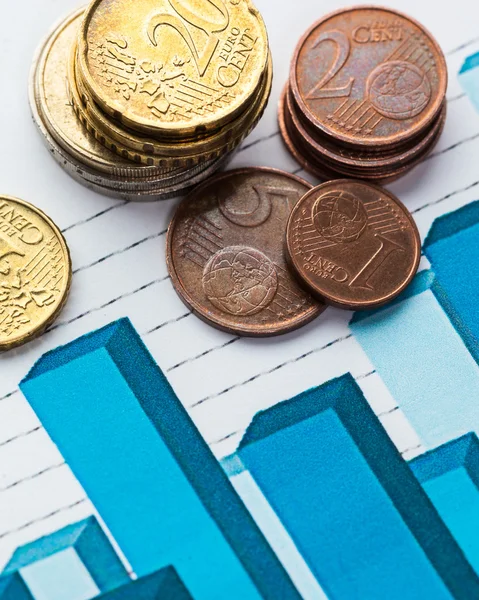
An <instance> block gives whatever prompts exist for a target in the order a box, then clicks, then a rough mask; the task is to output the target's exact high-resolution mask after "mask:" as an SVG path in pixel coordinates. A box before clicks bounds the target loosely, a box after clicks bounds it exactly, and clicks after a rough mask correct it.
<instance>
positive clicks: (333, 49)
mask: <svg viewBox="0 0 479 600" xmlns="http://www.w3.org/2000/svg"><path fill="white" fill-rule="evenodd" d="M446 87H447V68H446V62H445V58H444V55H443V53H442V51H441V49H440V48H439V46H438V44H437V42H436V41H435V40H434V38H433V37H432V36H431V34H430V33H429V32H428V31H427V30H425V29H424V27H422V26H421V25H420V24H419V23H417V22H416V21H414V20H413V19H411V18H410V17H407V16H406V15H403V14H401V13H399V12H396V11H393V10H390V9H386V8H380V7H372V6H365V7H362V6H360V7H356V8H348V9H343V10H340V11H338V12H335V13H333V14H330V15H328V16H326V17H324V18H323V19H321V20H320V21H318V22H317V23H316V24H315V25H314V26H313V27H312V28H311V29H310V30H309V31H308V32H307V33H306V34H305V35H304V37H303V38H302V40H301V41H300V43H299V45H298V47H297V50H296V53H295V56H294V59H293V64H292V70H291V89H292V93H293V95H294V99H295V101H296V103H297V104H298V106H299V108H300V110H301V112H302V113H303V114H304V116H305V118H306V119H308V121H309V122H310V124H311V125H312V126H313V127H314V128H316V129H319V130H320V131H322V132H323V134H325V135H329V136H331V137H333V138H334V139H336V140H340V141H341V142H343V143H345V144H350V145H352V146H366V147H374V146H376V147H377V146H381V147H384V146H388V145H389V146H394V145H397V144H400V143H401V142H402V141H404V140H406V139H411V138H412V137H413V136H414V135H416V134H418V133H419V132H420V131H422V130H423V129H424V128H425V127H427V126H428V125H429V124H430V123H431V122H432V121H433V120H434V119H435V118H436V117H437V115H438V114H439V112H440V110H441V107H442V104H443V101H444V96H445V93H446Z"/></svg>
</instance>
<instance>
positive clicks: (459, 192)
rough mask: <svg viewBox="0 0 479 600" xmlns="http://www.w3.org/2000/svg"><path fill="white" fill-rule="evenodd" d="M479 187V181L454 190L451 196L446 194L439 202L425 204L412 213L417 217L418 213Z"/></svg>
mask: <svg viewBox="0 0 479 600" xmlns="http://www.w3.org/2000/svg"><path fill="white" fill-rule="evenodd" d="M478 185H479V181H475V182H474V183H471V184H470V185H467V186H466V187H463V188H459V189H457V190H454V191H453V192H450V193H449V194H446V195H445V196H443V197H442V198H439V200H434V201H432V202H428V203H427V204H424V205H423V206H420V207H419V208H416V209H415V210H413V211H412V214H413V215H415V214H417V213H418V212H421V211H422V210H425V209H426V208H429V207H430V206H435V205H437V204H440V203H441V202H444V201H445V200H449V198H452V197H454V196H457V194H462V193H463V192H467V191H469V190H472V189H473V188H475V187H477V186H478Z"/></svg>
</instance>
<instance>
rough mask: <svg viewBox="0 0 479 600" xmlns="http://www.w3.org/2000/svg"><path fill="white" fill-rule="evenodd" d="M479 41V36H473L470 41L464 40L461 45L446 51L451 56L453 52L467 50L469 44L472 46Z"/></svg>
mask: <svg viewBox="0 0 479 600" xmlns="http://www.w3.org/2000/svg"><path fill="white" fill-rule="evenodd" d="M477 43H479V37H475V38H472V39H471V40H469V41H468V42H464V43H463V44H461V45H460V46H456V47H455V48H453V49H452V50H449V51H448V52H446V56H451V55H452V54H456V53H457V52H460V51H461V50H465V49H466V48H467V47H468V46H472V45H473V44H477Z"/></svg>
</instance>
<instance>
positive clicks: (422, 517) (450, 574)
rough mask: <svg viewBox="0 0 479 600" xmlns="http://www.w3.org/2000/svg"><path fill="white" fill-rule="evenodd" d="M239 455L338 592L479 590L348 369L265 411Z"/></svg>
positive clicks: (447, 594) (378, 597) (393, 594)
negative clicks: (343, 373)
mask: <svg viewBox="0 0 479 600" xmlns="http://www.w3.org/2000/svg"><path fill="white" fill-rule="evenodd" d="M238 456H239V459H240V460H241V462H242V464H243V466H244V468H245V469H246V470H248V471H249V472H250V474H251V475H252V477H253V478H254V479H255V481H256V483H257V484H258V485H259V487H260V489H261V491H262V492H263V494H264V495H265V497H266V499H267V500H268V501H269V503H270V504H271V506H272V507H273V508H274V510H275V511H276V513H277V515H278V517H279V519H280V520H281V522H282V524H283V525H284V527H285V529H286V530H287V531H288V533H289V534H290V536H291V538H292V539H293V541H294V542H295V544H296V546H297V547H298V549H299V550H300V552H301V554H302V555H303V558H304V559H305V561H306V562H307V564H308V565H309V567H310V569H311V571H312V572H313V573H314V574H315V576H316V577H317V580H318V582H319V583H320V584H321V586H322V587H323V589H324V590H325V592H326V594H328V595H329V596H330V597H331V598H338V599H342V598H347V599H350V598H358V599H362V598H367V599H368V600H384V599H385V598H388V600H404V599H405V598H408V599H420V598H421V599H423V598H428V599H429V598H430V599H431V600H432V599H434V600H442V599H446V598H448V599H450V598H455V599H456V600H457V599H461V600H462V599H463V600H471V599H472V598H479V579H478V578H477V577H476V574H475V573H474V571H473V570H472V568H471V566H470V564H469V563H468V562H467V560H466V559H465V557H464V555H463V553H462V551H461V550H460V548H459V547H458V545H457V543H456V541H455V540H454V538H453V537H452V535H451V534H450V532H449V530H448V529H447V528H446V526H445V525H444V523H443V522H442V520H441V519H440V517H439V515H438V513H437V512H436V510H435V509H434V507H433V505H432V504H431V502H430V500H429V499H428V497H427V495H426V494H425V493H424V491H423V490H422V488H421V485H420V484H419V482H418V481H417V480H416V478H415V477H414V475H413V473H412V472H411V469H410V468H409V467H408V465H407V463H405V462H404V461H403V459H402V458H401V456H400V454H399V453H398V451H397V449H396V448H395V446H394V445H393V443H392V442H391V440H390V439H389V437H388V435H387V433H386V432H385V431H384V429H383V428H382V426H381V424H380V422H379V421H378V419H377V418H376V417H375V415H374V413H373V412H372V410H371V408H370V407H369V405H368V403H367V401H366V400H365V398H364V396H363V394H362V392H361V390H360V388H359V387H358V386H357V384H356V382H355V381H354V379H353V378H352V377H351V376H350V375H346V376H343V377H341V378H340V379H337V380H334V381H331V382H329V383H327V384H325V385H323V386H321V387H319V388H317V389H314V390H310V391H308V392H305V393H304V394H301V395H300V396H298V397H297V398H294V399H293V400H290V401H288V402H284V403H282V404H280V405H277V406H276V407H274V408H272V409H270V410H268V411H266V412H264V413H260V414H259V415H257V416H256V417H255V419H254V420H253V423H252V424H251V426H250V427H249V429H248V431H247V433H246V435H245V437H244V439H243V441H242V442H241V444H240V447H239V450H238Z"/></svg>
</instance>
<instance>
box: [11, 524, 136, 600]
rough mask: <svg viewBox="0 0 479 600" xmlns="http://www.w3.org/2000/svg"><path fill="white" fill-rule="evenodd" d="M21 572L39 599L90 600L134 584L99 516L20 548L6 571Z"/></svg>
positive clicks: (33, 593) (36, 598) (31, 590)
mask: <svg viewBox="0 0 479 600" xmlns="http://www.w3.org/2000/svg"><path fill="white" fill-rule="evenodd" d="M17 572H18V573H19V574H20V575H21V577H22V579H23V581H24V582H25V583H26V585H27V586H28V589H29V590H30V592H31V594H32V595H33V597H34V598H35V600H42V599H44V598H45V599H47V600H64V599H65V598H68V600H90V598H92V597H93V596H95V595H97V594H99V593H100V592H107V591H109V590H113V589H116V588H117V587H119V586H121V585H124V584H126V583H129V582H130V581H131V580H130V577H129V576H128V573H127V571H126V569H125V567H124V566H123V564H122V563H121V561H120V559H119V558H118V556H117V554H116V552H115V550H114V549H113V547H112V546H111V544H110V542H109V540H108V538H107V536H106V535H105V533H104V532H103V530H102V529H101V527H100V525H99V524H98V522H97V520H96V519H95V517H89V518H88V519H85V520H83V521H81V522H79V523H74V524H72V525H69V526H67V527H65V528H63V529H61V530H60V531H57V532H55V533H53V534H51V535H49V536H45V537H43V538H40V539H38V540H36V541H35V542H32V543H30V544H27V545H25V546H22V547H21V548H19V549H18V550H17V551H16V552H15V553H14V555H13V556H12V558H11V559H10V561H9V563H8V564H7V566H6V567H5V569H4V571H3V573H4V574H13V573H17Z"/></svg>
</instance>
